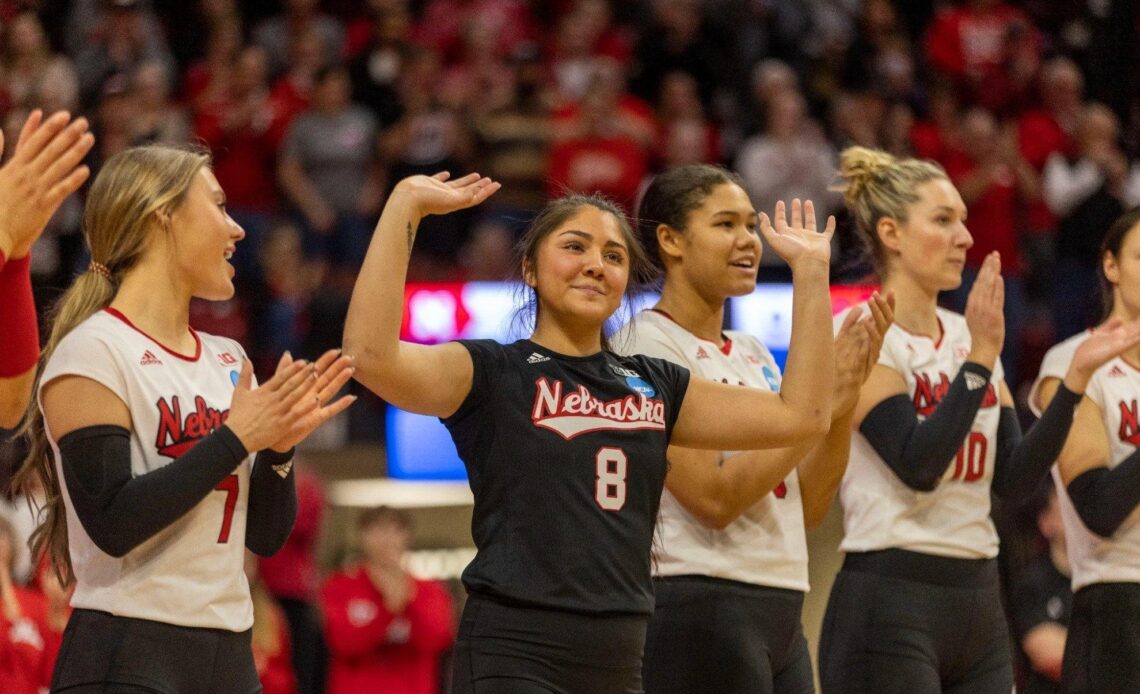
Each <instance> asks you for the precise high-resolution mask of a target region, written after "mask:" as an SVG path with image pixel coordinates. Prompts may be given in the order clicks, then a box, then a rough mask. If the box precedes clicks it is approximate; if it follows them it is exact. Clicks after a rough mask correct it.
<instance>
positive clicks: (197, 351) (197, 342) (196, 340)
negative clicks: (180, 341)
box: [103, 306, 202, 362]
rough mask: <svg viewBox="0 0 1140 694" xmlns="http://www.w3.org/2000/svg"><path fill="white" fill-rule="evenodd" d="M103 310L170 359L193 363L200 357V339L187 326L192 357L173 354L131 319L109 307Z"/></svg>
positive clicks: (177, 353) (195, 332) (192, 329)
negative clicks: (192, 341)
mask: <svg viewBox="0 0 1140 694" xmlns="http://www.w3.org/2000/svg"><path fill="white" fill-rule="evenodd" d="M103 310H104V311H106V312H107V313H109V314H111V315H112V316H114V317H115V318H118V319H119V320H121V321H123V322H124V323H126V324H127V327H129V328H131V329H132V330H134V331H135V332H137V333H139V334H140V335H142V336H143V337H145V338H146V339H148V340H150V341H151V342H153V343H154V344H156V345H158V346H159V347H160V348H161V349H162V351H164V352H166V353H167V354H169V355H170V356H172V357H177V358H179V359H181V360H182V361H191V362H193V361H198V359H199V358H200V357H201V356H202V338H200V337H198V333H197V331H195V330H194V328H191V327H189V326H187V328H188V329H189V330H190V335H192V336H193V337H194V355H193V356H190V355H186V354H181V353H179V352H175V351H174V350H172V349H170V348H169V347H167V346H166V345H164V344H162V343H161V342H159V341H158V340H156V339H155V338H153V337H151V336H150V335H149V334H148V333H147V332H146V331H145V330H143V329H142V328H140V327H139V326H137V325H135V324H134V323H132V322H131V319H130V318H127V317H126V316H124V315H123V313H122V312H121V311H119V310H118V309H115V308H111V307H110V306H108V307H107V308H105V309H103Z"/></svg>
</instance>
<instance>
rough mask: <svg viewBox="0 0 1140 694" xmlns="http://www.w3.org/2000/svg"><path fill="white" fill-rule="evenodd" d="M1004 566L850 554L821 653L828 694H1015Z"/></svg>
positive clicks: (895, 553)
mask: <svg viewBox="0 0 1140 694" xmlns="http://www.w3.org/2000/svg"><path fill="white" fill-rule="evenodd" d="M1011 663H1012V661H1011V653H1010V642H1009V632H1008V628H1007V626H1006V621H1005V612H1004V611H1003V610H1002V604H1001V588H1000V586H999V583H998V569H997V560H994V559H951V558H949V557H938V556H934V555H930V554H922V553H919V552H908V551H906V550H901V549H888V550H882V551H878V552H860V553H853V554H849V555H847V558H846V560H845V561H844V563H843V569H842V570H841V571H840V572H839V574H838V575H837V576H836V577H835V585H834V586H833V587H832V589H831V597H830V599H829V600H828V603H827V613H826V615H825V617H824V621H823V631H822V634H821V635H820V646H819V677H820V686H821V688H822V689H823V692H824V694H855V693H859V692H867V693H868V694H872V693H873V694H937V693H939V692H942V693H944V694H1009V692H1010V690H1011V689H1012V688H1013V666H1012V664H1011Z"/></svg>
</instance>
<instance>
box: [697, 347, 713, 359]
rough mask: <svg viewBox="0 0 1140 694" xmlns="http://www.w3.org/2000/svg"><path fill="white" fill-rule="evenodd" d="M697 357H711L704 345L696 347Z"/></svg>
mask: <svg viewBox="0 0 1140 694" xmlns="http://www.w3.org/2000/svg"><path fill="white" fill-rule="evenodd" d="M697 359H711V357H710V356H709V353H708V352H706V351H705V348H704V347H697Z"/></svg>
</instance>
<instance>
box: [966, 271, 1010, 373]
mask: <svg viewBox="0 0 1140 694" xmlns="http://www.w3.org/2000/svg"><path fill="white" fill-rule="evenodd" d="M1004 306H1005V282H1004V281H1003V280H1002V278H1001V258H1000V256H999V255H998V253H997V251H994V252H992V253H990V254H989V255H987V256H986V259H985V260H984V261H982V268H981V269H980V270H979V271H978V277H977V279H976V280H974V286H973V287H971V288H970V295H969V296H968V297H967V298H966V327H967V328H969V330H970V341H971V348H970V354H969V355H968V356H967V359H968V360H969V361H972V362H976V363H978V364H981V365H982V366H984V367H986V368H987V369H992V368H994V364H995V363H996V362H997V358H998V355H999V354H1001V347H1002V344H1003V343H1004V342H1005V316H1004V315H1003V314H1002V308H1003V307H1004Z"/></svg>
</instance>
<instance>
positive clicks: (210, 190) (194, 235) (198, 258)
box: [170, 167, 245, 301]
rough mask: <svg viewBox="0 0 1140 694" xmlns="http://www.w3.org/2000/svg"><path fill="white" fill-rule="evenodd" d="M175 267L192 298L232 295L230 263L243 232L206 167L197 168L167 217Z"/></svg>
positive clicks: (216, 298)
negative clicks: (174, 254)
mask: <svg viewBox="0 0 1140 694" xmlns="http://www.w3.org/2000/svg"><path fill="white" fill-rule="evenodd" d="M170 230H171V233H172V235H173V237H174V244H175V248H176V249H177V253H176V260H175V262H176V264H177V266H178V268H179V271H180V274H181V275H182V277H183V278H184V279H185V281H186V283H187V284H188V286H189V290H190V293H191V295H192V296H196V297H198V298H200V299H208V300H211V301H223V300H225V299H229V298H230V297H232V296H233V295H234V284H233V277H234V268H233V266H232V265H230V263H229V260H230V258H231V257H232V256H233V254H234V249H235V247H236V245H237V242H238V241H240V240H241V239H243V238H244V237H245V231H244V230H242V228H241V227H240V226H238V224H237V222H235V221H234V220H233V219H231V218H230V216H229V215H228V214H227V213H226V194H225V193H224V192H223V191H222V187H221V186H220V185H218V179H217V178H215V177H214V172H213V171H211V170H210V169H209V168H206V167H203V168H201V169H199V171H198V174H197V175H196V176H195V178H194V182H193V183H192V184H191V185H190V190H189V191H187V193H186V197H185V199H183V201H182V203H181V204H180V205H179V206H178V207H177V208H175V210H174V211H173V212H172V213H171V215H170Z"/></svg>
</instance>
